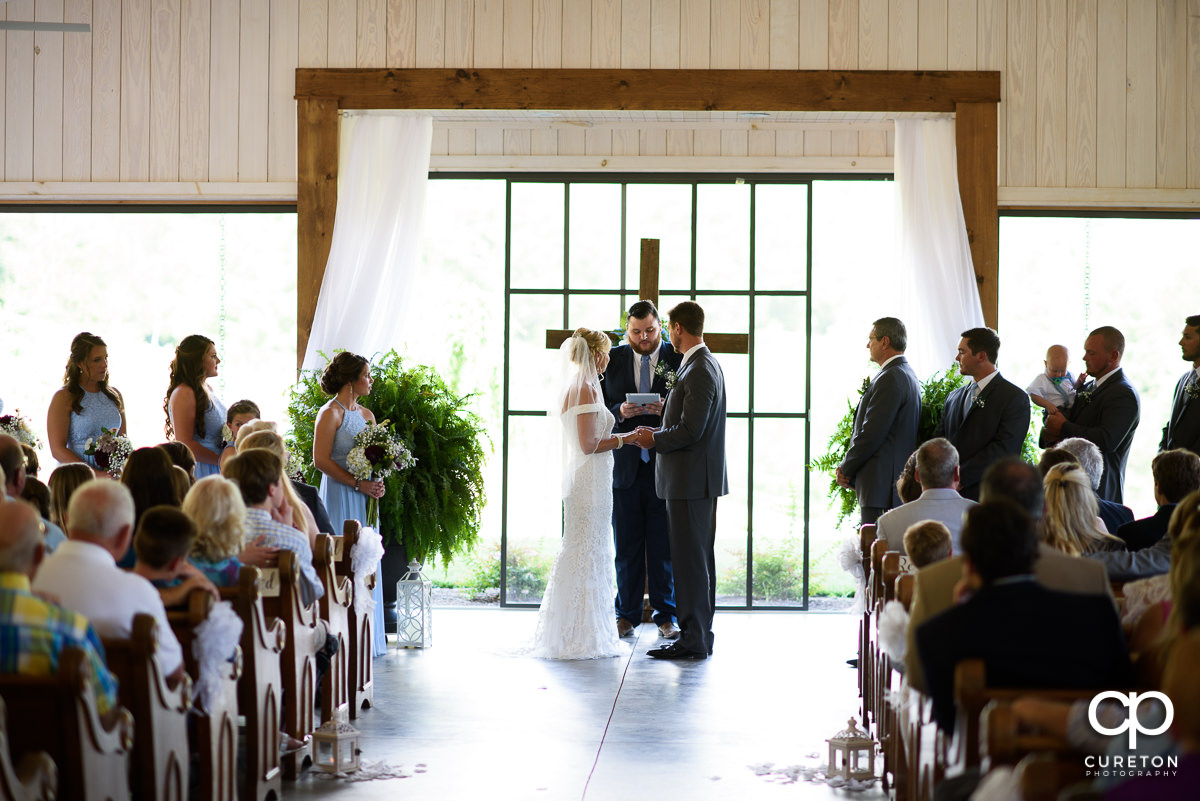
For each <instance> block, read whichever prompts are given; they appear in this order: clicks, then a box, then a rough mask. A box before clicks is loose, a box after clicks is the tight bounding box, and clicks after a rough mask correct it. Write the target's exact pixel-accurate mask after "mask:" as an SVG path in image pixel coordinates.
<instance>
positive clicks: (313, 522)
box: [238, 431, 341, 542]
mask: <svg viewBox="0 0 1200 801" xmlns="http://www.w3.org/2000/svg"><path fill="white" fill-rule="evenodd" d="M238 448H239V449H240V450H239V453H240V452H241V451H245V450H249V449H250V448H266V449H267V450H269V451H270V452H271V453H273V454H275V455H276V456H278V457H279V458H280V459H282V460H283V463H284V465H286V464H287V461H288V452H287V447H286V446H285V445H284V444H283V437H281V436H279V435H278V434H276V433H275V432H274V431H255V432H254V433H252V434H250V435H249V436H248V437H246V438H245V439H243V440H242V442H241V444H240V445H239V446H238ZM283 489H284V492H285V493H287V495H288V503H289V504H290V505H291V506H292V514H293V517H294V519H293V520H292V521H291V522H292V525H293V526H295V527H296V528H298V529H300V530H301V531H307V532H308V539H309V541H310V542H316V541H317V534H320V533H324V534H329V535H331V536H336V535H337V534H340V533H341V532H336V531H334V530H333V523H331V522H330V521H329V513H328V512H326V511H325V502H324V501H322V500H321V496H320V494H319V493H318V492H317V488H316V487H314V486H312V485H311V484H305V483H304V482H303V481H297V480H295V479H294V478H289V479H288V480H287V481H285V482H284V484H283ZM284 522H287V521H284Z"/></svg>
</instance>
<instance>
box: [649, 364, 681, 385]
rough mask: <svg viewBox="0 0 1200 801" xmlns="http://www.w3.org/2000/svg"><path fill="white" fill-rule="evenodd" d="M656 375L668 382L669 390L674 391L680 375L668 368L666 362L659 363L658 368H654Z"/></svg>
mask: <svg viewBox="0 0 1200 801" xmlns="http://www.w3.org/2000/svg"><path fill="white" fill-rule="evenodd" d="M654 374H655V375H656V376H658V377H659V378H661V379H662V380H663V381H666V382H667V389H668V390H672V389H674V388H675V382H676V381H678V380H679V374H678V373H676V372H675V371H674V370H672V369H671V368H670V367H668V366H667V363H666V362H659V363H658V366H657V367H655V368H654Z"/></svg>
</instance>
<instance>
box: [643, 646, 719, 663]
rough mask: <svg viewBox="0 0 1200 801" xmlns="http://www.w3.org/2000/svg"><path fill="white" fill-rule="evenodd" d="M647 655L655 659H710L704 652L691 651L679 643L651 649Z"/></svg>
mask: <svg viewBox="0 0 1200 801" xmlns="http://www.w3.org/2000/svg"><path fill="white" fill-rule="evenodd" d="M646 655H647V656H652V657H654V658H655V659H708V654H706V653H705V652H704V651H689V650H688V649H687V648H684V647H683V646H681V645H680V644H679V643H677V642H673V643H671V644H670V645H667V646H664V647H662V648H651V649H650V650H649V651H647V652H646Z"/></svg>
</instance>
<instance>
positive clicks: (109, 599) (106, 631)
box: [33, 478, 183, 681]
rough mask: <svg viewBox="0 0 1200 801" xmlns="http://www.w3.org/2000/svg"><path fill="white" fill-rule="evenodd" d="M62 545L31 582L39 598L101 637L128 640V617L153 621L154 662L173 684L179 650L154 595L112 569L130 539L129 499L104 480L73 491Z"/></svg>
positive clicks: (180, 667) (144, 585)
mask: <svg viewBox="0 0 1200 801" xmlns="http://www.w3.org/2000/svg"><path fill="white" fill-rule="evenodd" d="M67 521H68V522H67V541H66V542H64V543H63V544H62V545H60V546H58V550H56V551H55V552H54V553H52V554H51V555H50V556H48V557H46V561H45V562H43V563H42V566H41V568H40V569H39V570H38V574H37V578H35V579H34V580H33V588H34V589H35V590H37V591H38V592H48V593H52V594H54V595H56V596H58V597H59V598H61V599H62V602H63V605H64V606H66V607H68V608H70V609H74V610H76V611H77V612H81V613H83V614H85V615H87V616H88V617H89V618H91V621H92V623H93V624H94V625H95V626H96V631H98V632H99V633H100V636H101V637H112V638H115V639H128V638H129V637H130V635H131V634H132V631H133V617H134V615H136V614H139V613H142V614H147V615H152V616H153V617H154V619H155V620H157V621H158V659H159V663H160V664H161V665H162V670H163V673H164V674H166V675H167V678H168V680H170V681H173V680H174V679H175V678H177V677H178V676H180V675H182V673H183V649H182V648H181V647H180V646H179V640H178V639H176V638H175V634H174V633H173V632H172V631H171V624H170V623H168V622H167V612H166V609H164V608H163V602H162V598H161V597H160V596H159V594H158V590H156V589H154V585H152V584H151V583H150V582H149V581H147V580H146V579H144V578H142V577H141V576H138V575H136V574H134V573H127V572H125V571H124V570H122V569H121V568H119V567H117V559H119V558H120V557H121V556H122V555H124V554H125V552H126V551H127V550H128V549H129V542H130V540H131V539H132V538H133V496H132V495H130V494H129V490H128V489H127V488H126V487H125V486H124V485H123V484H119V483H117V482H116V481H113V480H112V479H108V478H97V479H93V480H91V481H89V482H87V483H86V484H83V485H82V486H80V487H79V489H77V490H75V494H74V495H72V496H71V500H70V503H69V504H68V505H67Z"/></svg>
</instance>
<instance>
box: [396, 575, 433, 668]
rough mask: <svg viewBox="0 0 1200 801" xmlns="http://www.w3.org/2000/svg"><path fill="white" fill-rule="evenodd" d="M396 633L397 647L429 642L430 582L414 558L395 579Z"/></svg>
mask: <svg viewBox="0 0 1200 801" xmlns="http://www.w3.org/2000/svg"><path fill="white" fill-rule="evenodd" d="M396 635H397V638H398V640H399V645H400V647H401V648H428V647H430V646H431V645H433V582H432V581H430V580H429V579H427V578H425V576H424V575H422V573H421V563H420V562H418V561H416V560H415V559H414V560H413V561H411V562H409V563H408V572H407V573H405V574H404V578H402V579H400V580H399V581H397V582H396Z"/></svg>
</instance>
